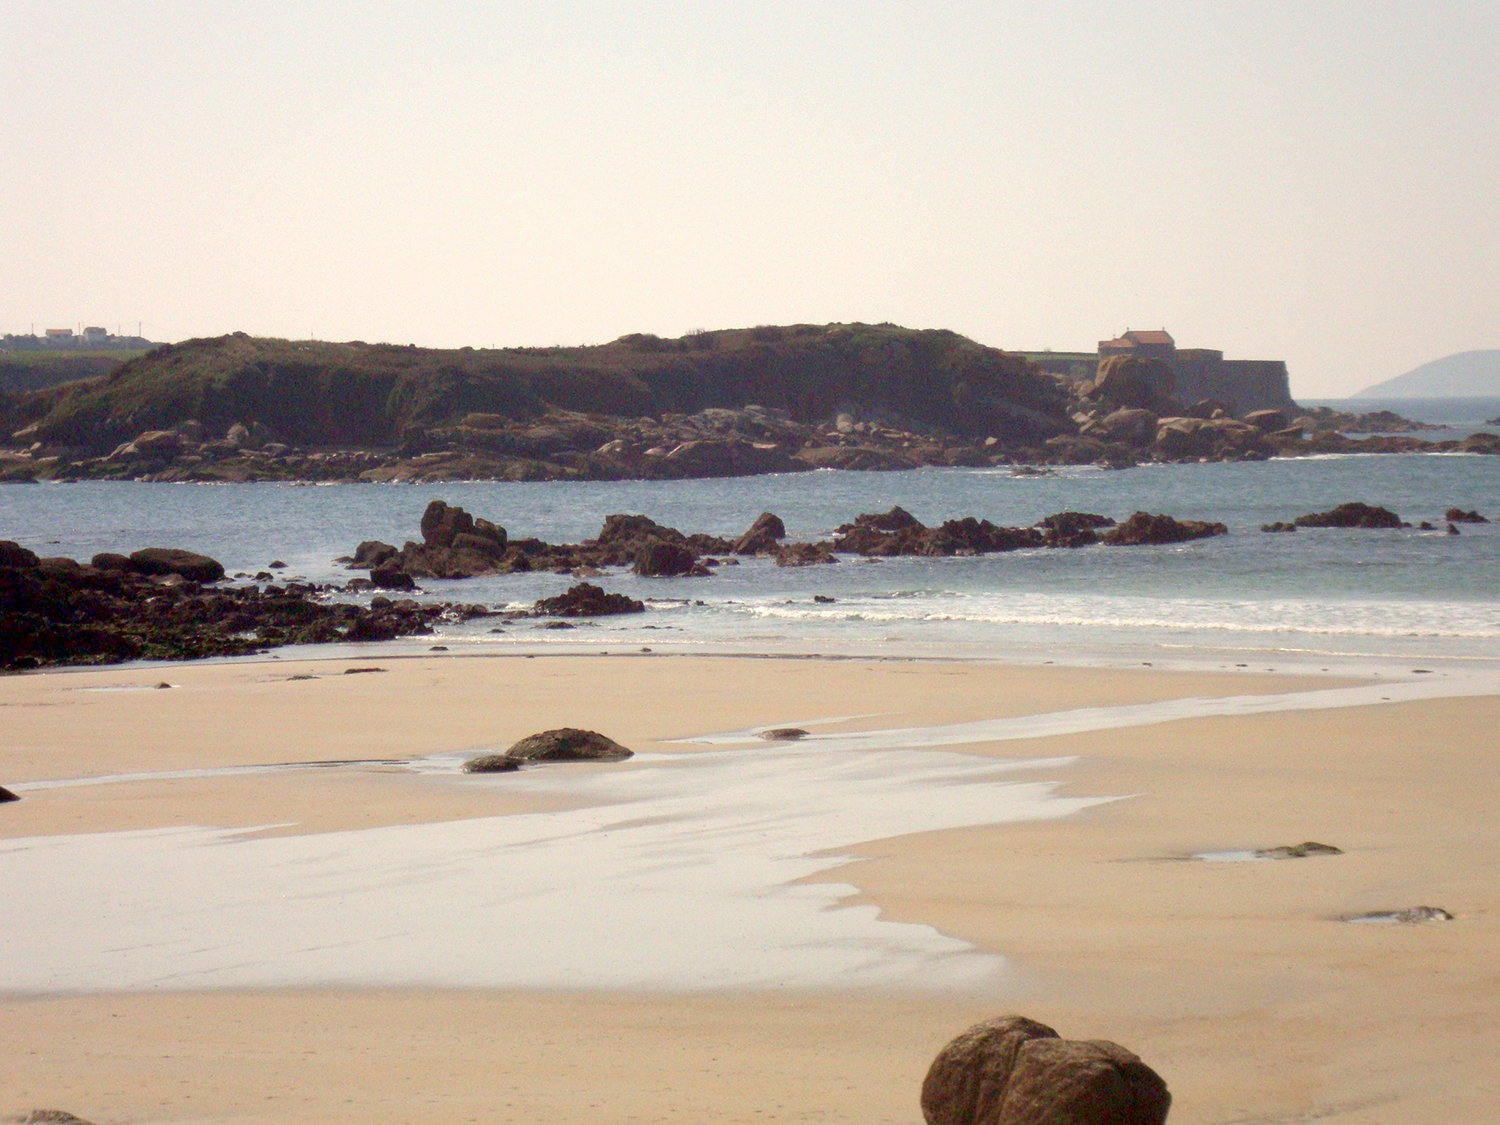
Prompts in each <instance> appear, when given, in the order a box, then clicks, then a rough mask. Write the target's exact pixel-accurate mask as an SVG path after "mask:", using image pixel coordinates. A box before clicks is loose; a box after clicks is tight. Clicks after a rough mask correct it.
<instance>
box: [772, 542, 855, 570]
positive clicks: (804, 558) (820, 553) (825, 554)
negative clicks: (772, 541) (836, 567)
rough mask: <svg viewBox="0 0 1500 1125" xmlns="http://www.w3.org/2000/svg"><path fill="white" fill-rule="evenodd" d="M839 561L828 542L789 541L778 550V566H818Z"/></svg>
mask: <svg viewBox="0 0 1500 1125" xmlns="http://www.w3.org/2000/svg"><path fill="white" fill-rule="evenodd" d="M838 561H839V560H838V559H836V558H835V557H834V554H833V550H832V548H830V547H829V546H828V544H827V543H787V544H784V545H783V546H781V547H779V548H777V550H776V565H777V566H818V565H821V564H823V563H836V562H838Z"/></svg>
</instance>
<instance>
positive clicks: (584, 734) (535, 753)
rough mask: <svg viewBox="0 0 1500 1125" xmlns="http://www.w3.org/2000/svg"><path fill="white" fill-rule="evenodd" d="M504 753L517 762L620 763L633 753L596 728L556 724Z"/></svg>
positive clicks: (523, 740)
mask: <svg viewBox="0 0 1500 1125" xmlns="http://www.w3.org/2000/svg"><path fill="white" fill-rule="evenodd" d="M505 756H506V757H507V758H512V759H514V760H516V761H518V762H623V761H624V760H625V759H626V758H629V757H632V756H633V752H632V751H630V750H627V749H625V747H623V746H621V745H620V744H619V743H618V742H616V741H615V740H614V739H612V738H606V737H605V736H604V735H602V734H600V733H599V732H598V731H592V730H579V729H578V728H577V727H559V728H558V729H557V730H545V731H542V733H541V734H533V735H528V736H527V737H525V738H523V739H521V741H520V742H517V743H516V744H515V745H514V746H512V747H511V748H510V749H509V750H507V751H506V752H505Z"/></svg>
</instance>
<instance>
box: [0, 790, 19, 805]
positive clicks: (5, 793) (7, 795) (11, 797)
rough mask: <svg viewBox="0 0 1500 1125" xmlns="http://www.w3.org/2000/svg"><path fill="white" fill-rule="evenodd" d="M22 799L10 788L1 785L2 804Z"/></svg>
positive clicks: (0, 796) (0, 803) (0, 801)
mask: <svg viewBox="0 0 1500 1125" xmlns="http://www.w3.org/2000/svg"><path fill="white" fill-rule="evenodd" d="M20 799H21V798H19V797H17V796H16V795H15V794H14V793H12V792H11V791H10V790H9V789H7V788H5V786H3V785H0V805H3V804H5V803H6V802H7V801H19V800H20Z"/></svg>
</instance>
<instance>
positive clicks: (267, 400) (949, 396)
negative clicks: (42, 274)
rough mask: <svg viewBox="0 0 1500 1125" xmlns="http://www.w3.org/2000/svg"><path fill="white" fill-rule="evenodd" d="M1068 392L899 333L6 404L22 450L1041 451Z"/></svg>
mask: <svg viewBox="0 0 1500 1125" xmlns="http://www.w3.org/2000/svg"><path fill="white" fill-rule="evenodd" d="M1066 402H1067V399H1066V395H1065V394H1064V393H1063V392H1062V391H1061V390H1060V389H1059V387H1058V385H1057V383H1056V381H1055V380H1053V379H1052V378H1050V377H1049V376H1047V375H1044V374H1042V373H1041V372H1039V371H1037V370H1036V368H1035V367H1034V366H1033V365H1031V364H1029V363H1027V361H1026V360H1025V359H1023V358H1022V357H1021V356H1019V355H1015V354H1012V353H1007V352H1002V351H998V350H996V349H994V348H989V347H985V346H983V345H980V344H977V343H975V342H974V341H972V340H969V339H966V338H965V337H963V336H960V335H958V334H957V333H954V332H948V331H941V330H931V331H917V330H912V329H906V328H900V327H897V326H896V325H887V324H881V325H868V324H829V325H790V326H786V327H773V326H762V327H758V328H748V329H732V330H726V331H715V332H699V333H694V334H692V335H688V336H684V337H682V338H681V339H663V338H660V337H657V336H650V335H642V334H634V335H630V336H622V337H621V338H620V339H618V340H615V341H614V342H612V343H609V344H604V345H600V346H597V347H582V348H507V349H497V350H475V349H472V348H459V349H436V348H418V347H413V346H400V345H394V344H365V343H360V342H355V343H348V344H335V343H322V342H310V341H304V342H298V341H290V340H271V339H257V338H253V337H250V336H246V335H245V334H243V333H235V334H233V335H231V336H223V337H219V338H216V339H204V340H189V341H187V342H185V343H182V344H167V345H163V346H162V347H158V348H156V349H154V350H153V351H151V352H148V353H147V354H146V355H143V356H140V357H139V358H136V359H132V360H130V361H129V362H127V363H125V364H123V365H121V366H120V367H117V368H116V369H115V370H113V371H112V372H111V373H110V374H108V375H107V376H105V377H103V378H95V379H88V380H84V381H81V382H76V383H71V384H69V385H67V386H60V387H55V388H52V389H50V390H45V391H35V392H32V393H31V394H29V395H20V396H15V397H12V398H11V399H10V401H9V402H6V401H4V396H3V395H0V421H6V422H8V423H9V424H10V425H11V426H12V427H15V426H18V425H22V424H26V425H30V424H32V423H35V426H34V428H33V429H31V430H29V431H28V434H27V435H26V437H27V439H28V440H32V439H34V440H42V441H45V442H48V443H54V444H58V445H64V446H70V447H84V448H90V449H94V450H102V451H104V452H108V451H109V450H110V449H112V448H113V447H114V446H115V445H116V443H119V442H124V441H129V440H130V439H132V438H133V437H134V436H135V435H137V434H139V433H141V432H142V431H143V430H154V429H168V428H172V427H175V426H177V425H178V424H180V423H181V422H183V421H184V420H186V419H190V418H191V419H196V420H197V421H199V422H202V423H203V424H204V425H205V426H206V427H207V429H208V431H209V432H211V433H213V434H215V435H218V434H222V433H224V432H225V428H226V427H228V426H229V425H231V424H232V423H235V422H243V423H246V424H250V423H259V424H261V425H263V426H264V427H266V428H267V429H268V430H269V431H270V432H272V433H274V434H276V435H278V437H279V438H280V439H281V440H285V441H290V442H294V443H296V444H299V445H308V446H350V445H353V446H363V447H390V446H395V445H398V444H402V443H405V442H406V441H408V440H409V439H410V437H411V435H412V434H413V433H417V432H420V431H423V430H426V429H428V428H431V427H435V426H437V427H441V426H453V425H455V424H458V423H459V422H461V421H462V420H463V419H464V418H465V417H466V416H468V415H470V414H476V413H477V414H484V415H490V416H498V417H499V418H500V419H505V420H514V421H528V420H531V419H535V418H538V417H540V416H542V415H544V414H547V413H548V412H550V411H556V410H564V411H574V412H581V413H587V414H598V415H614V416H622V417H639V416H642V415H648V416H652V417H657V416H660V415H663V414H668V413H674V412H677V413H683V414H691V413H694V412H696V411H701V410H704V409H705V408H711V407H739V406H744V405H747V404H750V403H756V404H759V405H761V406H763V407H767V408H780V409H782V410H785V411H787V412H788V414H789V415H790V416H791V417H792V418H793V419H795V420H797V421H799V422H811V421H815V420H822V419H827V418H831V417H832V416H833V414H834V413H835V412H836V411H838V410H841V409H844V404H846V403H855V404H859V405H860V406H862V407H863V408H864V409H866V410H870V411H876V412H881V413H884V414H888V415H892V416H897V417H901V418H906V419H910V420H912V421H913V422H915V423H921V424H925V425H927V426H934V427H938V428H940V429H942V430H945V431H947V432H950V433H954V434H958V435H961V436H980V437H982V436H984V435H988V434H993V435H998V436H999V437H1000V438H1002V439H1004V440H1006V441H1008V442H1030V443H1036V442H1039V441H1041V440H1044V439H1045V438H1047V437H1050V436H1052V435H1053V434H1056V433H1060V432H1063V431H1064V430H1067V429H1070V428H1071V427H1070V426H1069V424H1068V422H1067V419H1066V416H1065V414H1064V410H1065V407H1066Z"/></svg>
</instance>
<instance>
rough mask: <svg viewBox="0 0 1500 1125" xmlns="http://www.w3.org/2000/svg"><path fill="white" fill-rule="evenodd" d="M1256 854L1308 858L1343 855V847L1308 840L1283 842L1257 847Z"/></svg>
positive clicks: (1264, 857) (1279, 857)
mask: <svg viewBox="0 0 1500 1125" xmlns="http://www.w3.org/2000/svg"><path fill="white" fill-rule="evenodd" d="M1255 854H1256V855H1257V856H1258V857H1259V858H1261V859H1306V858H1308V857H1309V856H1316V855H1343V854H1344V852H1343V850H1342V849H1341V848H1336V847H1334V846H1333V845H1332V844H1320V843H1318V842H1317V841H1316V840H1308V841H1306V842H1305V843H1301V844H1282V845H1281V846H1280V847H1275V848H1257V849H1256V851H1255Z"/></svg>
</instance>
